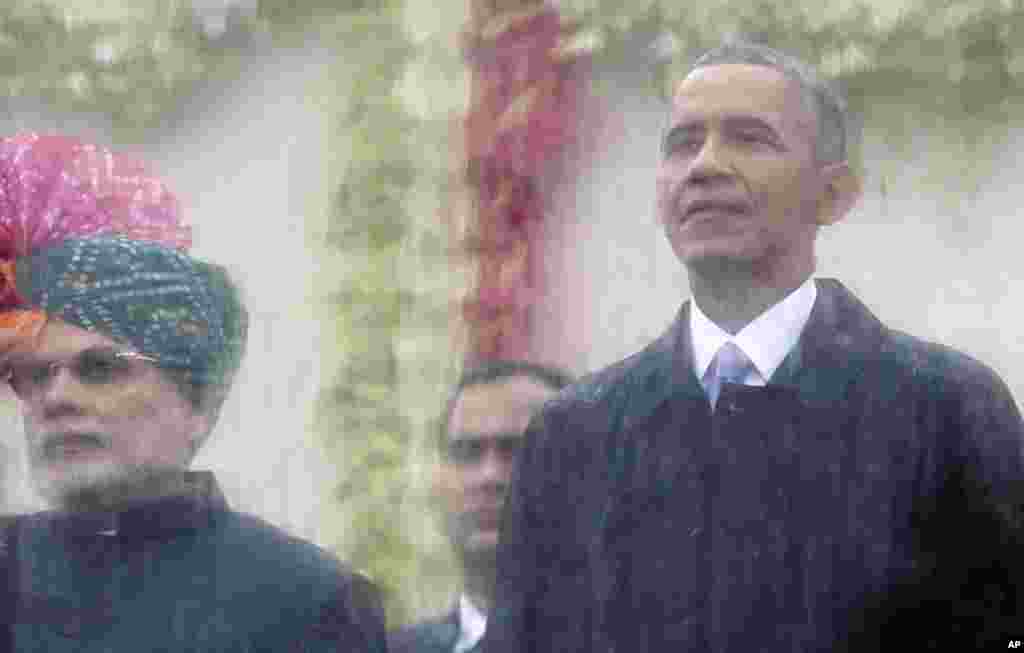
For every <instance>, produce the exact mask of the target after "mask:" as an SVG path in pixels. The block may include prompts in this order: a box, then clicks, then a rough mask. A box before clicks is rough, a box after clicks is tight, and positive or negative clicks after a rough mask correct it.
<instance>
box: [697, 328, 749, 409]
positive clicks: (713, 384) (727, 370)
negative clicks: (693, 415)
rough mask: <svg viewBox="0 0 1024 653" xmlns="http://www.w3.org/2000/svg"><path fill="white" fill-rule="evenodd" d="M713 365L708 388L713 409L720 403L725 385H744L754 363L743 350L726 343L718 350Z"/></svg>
mask: <svg viewBox="0 0 1024 653" xmlns="http://www.w3.org/2000/svg"><path fill="white" fill-rule="evenodd" d="M713 365H714V371H713V373H712V374H711V375H710V378H709V379H708V382H707V387H706V389H707V393H708V399H709V400H710V401H711V407H712V408H714V407H715V403H716V402H717V401H718V395H719V394H720V393H721V391H722V384H723V383H743V380H744V379H746V378H747V375H748V374H750V371H751V370H752V369H753V363H751V362H750V359H749V358H747V355H746V354H744V353H743V350H742V349H740V348H739V347H737V346H736V345H735V344H733V343H731V342H727V343H725V344H724V345H722V348H721V349H719V350H718V353H717V354H715V360H714V363H713Z"/></svg>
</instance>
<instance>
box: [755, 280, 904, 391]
mask: <svg viewBox="0 0 1024 653" xmlns="http://www.w3.org/2000/svg"><path fill="white" fill-rule="evenodd" d="M816 283H817V286H818V298H817V301H816V302H815V304H814V309H813V310H812V311H811V316H810V319H809V320H808V322H807V326H805V327H804V331H803V333H802V334H801V335H800V341H799V342H798V344H797V346H796V347H795V348H794V349H793V351H791V352H790V353H789V355H787V356H786V358H785V359H783V361H782V364H781V365H780V366H779V369H778V370H776V372H775V374H774V375H773V376H772V378H771V381H770V383H771V384H772V385H780V386H786V387H790V388H793V389H795V390H796V392H797V394H798V395H799V397H800V399H801V400H802V402H803V403H804V404H805V405H815V404H818V405H823V404H834V403H836V402H841V401H843V400H844V398H845V397H847V395H848V392H849V390H850V386H851V384H853V383H854V382H855V381H857V380H858V379H859V378H861V377H863V375H864V372H865V367H866V365H867V364H868V363H869V361H872V360H877V358H878V350H879V348H880V347H881V343H882V339H883V336H884V327H883V326H882V323H881V322H880V321H879V320H878V318H876V317H875V316H874V315H873V314H872V313H871V311H869V310H868V309H867V307H866V306H864V304H862V303H861V302H860V301H859V300H858V299H857V298H856V297H854V295H853V294H852V293H851V292H850V291H849V290H847V289H846V288H845V287H844V286H843V285H842V284H841V283H839V282H838V281H836V280H834V279H819V280H817V281H816Z"/></svg>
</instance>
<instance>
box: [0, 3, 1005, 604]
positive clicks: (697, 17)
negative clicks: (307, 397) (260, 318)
mask: <svg viewBox="0 0 1024 653" xmlns="http://www.w3.org/2000/svg"><path fill="white" fill-rule="evenodd" d="M470 1H471V0H436V1H432V2H425V1H423V0H408V1H406V0H372V1H371V0H349V1H347V2H345V1H342V0H319V1H317V0H260V1H258V2H248V3H241V4H242V5H244V6H245V7H247V9H244V10H242V11H236V12H234V13H233V14H232V18H231V20H232V21H233V22H232V23H231V25H230V34H233V35H235V36H233V37H232V38H225V37H224V34H219V33H217V31H216V30H215V31H214V33H212V34H211V33H209V32H208V30H205V29H204V26H203V22H202V19H201V15H200V14H201V12H197V7H195V6H193V3H191V2H189V1H188V0H147V1H142V0H136V1H131V2H130V1H129V0H120V1H101V0H47V1H41V0H36V1H31V0H9V1H8V2H6V3H4V5H3V6H2V7H0V84H2V86H0V88H2V89H3V90H4V91H5V92H6V93H7V95H8V96H9V97H17V96H22V95H31V96H40V97H43V98H46V99H47V100H48V101H50V102H52V103H53V104H54V105H55V106H56V107H58V108H61V109H64V110H70V111H74V110H76V109H89V110H91V111H97V110H98V111H102V112H105V113H107V114H108V115H110V116H111V118H112V119H113V121H114V124H115V125H116V126H117V127H118V128H121V129H126V130H132V129H148V128H153V127H157V126H158V125H159V124H160V120H161V116H162V114H163V112H164V111H166V110H167V109H169V108H170V107H171V106H173V105H174V104H175V102H177V101H180V100H181V98H183V97H187V95H188V93H189V90H190V88H191V87H192V86H193V85H194V84H196V83H197V82H199V81H201V80H203V79H206V78H209V77H210V76H212V75H214V74H217V75H230V74H232V70H233V68H232V66H234V65H235V64H236V63H237V60H238V59H237V58H238V57H239V56H240V54H241V53H243V52H244V48H243V47H241V45H244V42H245V38H241V39H239V38H236V37H237V35H242V36H243V37H246V38H247V37H252V36H259V35H263V36H269V37H270V38H273V39H276V40H277V42H279V43H281V44H283V45H287V44H288V43H294V42H298V41H299V40H303V39H309V38H319V39H322V40H323V42H324V43H326V44H327V45H328V46H329V47H330V48H331V49H332V51H333V52H334V64H333V69H332V72H331V83H332V84H333V86H334V88H335V95H336V98H335V101H334V102H333V103H331V104H330V105H329V106H328V110H329V111H331V112H332V113H333V117H332V121H333V122H332V124H333V129H332V133H331V134H330V135H329V139H330V140H329V143H328V146H329V147H330V148H331V149H332V150H333V151H334V152H335V154H336V157H337V159H338V161H337V162H336V169H332V179H333V183H334V184H335V186H334V191H333V203H332V204H333V208H332V214H331V216H330V220H329V226H328V228H327V231H326V234H325V239H326V243H323V244H324V245H326V248H325V251H327V252H328V253H326V254H324V255H323V256H324V258H325V262H324V265H323V267H322V270H323V274H322V275H320V277H321V278H320V279H318V283H321V284H324V285H325V289H324V290H325V292H324V295H325V296H329V298H330V299H329V301H330V306H329V307H328V309H329V312H328V315H329V321H330V327H329V329H328V330H329V332H333V333H334V334H336V336H335V338H336V346H337V351H336V352H335V354H334V355H333V357H331V356H327V355H326V354H325V357H326V358H325V360H327V361H329V363H330V366H331V372H330V374H331V376H330V378H329V379H328V381H329V383H328V385H329V387H328V388H327V390H325V391H324V393H323V394H322V396H321V401H320V405H319V415H320V422H319V424H318V428H319V430H320V432H321V433H322V438H323V442H324V444H325V446H326V448H327V451H328V452H329V455H330V456H331V457H332V462H334V464H335V465H336V466H337V470H338V474H337V484H336V487H335V488H334V498H335V502H334V507H333V509H332V511H331V513H330V514H329V515H327V516H325V519H326V520H327V522H328V528H327V530H328V532H329V533H330V540H331V544H332V545H333V546H334V547H335V548H336V549H337V551H338V552H339V554H341V555H342V556H343V557H345V558H348V559H349V560H351V561H352V562H353V563H354V565H355V566H356V567H358V568H361V569H364V570H366V571H367V572H368V573H369V574H370V575H371V576H373V577H374V579H375V580H377V581H378V582H380V583H381V584H382V585H383V586H384V587H385V588H387V590H388V591H389V595H388V608H389V614H390V616H391V618H392V619H394V620H396V621H400V620H403V619H405V618H408V617H411V616H414V615H418V614H421V613H423V612H424V611H430V610H431V609H433V610H435V611H437V610H441V609H443V608H444V607H445V605H446V603H445V598H444V595H445V593H446V592H447V591H449V590H450V589H451V587H452V583H453V579H454V577H455V568H454V566H453V564H452V561H451V560H450V558H449V557H448V555H447V553H446V551H445V547H444V542H443V540H442V539H441V538H440V537H439V535H438V533H437V529H436V528H434V527H433V525H432V523H431V516H430V515H431V512H432V503H431V500H430V498H429V492H428V488H429V485H430V477H431V469H432V462H433V450H432V448H431V443H432V441H433V440H432V438H433V429H434V428H436V417H437V413H438V411H439V410H440V407H441V406H442V403H443V397H444V395H445V392H446V389H447V386H448V384H449V383H451V381H452V380H453V378H454V376H455V374H456V372H457V370H458V362H457V361H458V356H459V352H458V351H456V350H455V349H456V346H455V345H454V344H453V343H454V342H455V340H454V339H453V338H452V334H453V328H454V326H453V323H452V318H451V316H452V315H453V312H452V311H451V306H452V305H453V302H454V301H455V299H456V298H457V297H458V296H459V293H460V292H461V291H463V290H464V286H465V284H466V282H467V279H466V276H465V274H464V271H463V270H461V269H460V266H459V265H457V264H456V263H455V261H454V259H452V258H450V257H449V245H450V243H451V242H452V240H451V234H450V233H448V226H447V225H446V223H445V220H444V219H442V217H441V216H442V214H444V212H445V211H446V210H447V209H449V208H450V206H449V204H450V202H451V199H450V195H449V188H450V187H451V183H452V181H451V180H452V179H453V178H455V177H457V175H458V169H457V167H458V158H459V157H458V153H459V145H458V135H459V130H458V128H457V126H456V125H457V123H454V122H453V118H457V117H458V116H459V115H462V114H463V113H464V112H465V110H466V103H467V102H468V97H469V93H468V79H469V74H470V73H469V71H468V69H467V68H466V65H465V63H464V61H463V59H462V56H461V53H460V51H459V47H458V43H459V34H460V31H461V30H462V29H463V28H464V26H465V23H466V17H467V14H468V8H469V7H468V5H469V3H470ZM197 4H198V3H197ZM204 4H205V5H216V4H217V3H204ZM559 4H560V8H561V11H562V12H563V14H564V17H565V23H566V26H567V40H566V44H565V50H567V51H576V52H587V53H592V54H593V55H594V56H595V58H596V61H597V62H598V64H599V65H600V63H601V62H602V61H614V60H616V59H617V58H621V57H624V56H626V52H627V48H629V47H633V46H630V44H631V43H632V44H634V46H635V43H636V42H637V39H636V37H637V35H638V34H639V35H644V36H645V38H646V41H645V42H647V43H650V44H651V50H650V61H651V68H650V72H651V85H652V91H654V92H657V93H659V94H661V95H663V96H664V95H665V94H667V92H668V89H669V88H670V85H671V83H672V82H673V81H675V80H677V79H678V77H679V76H680V75H681V73H682V71H683V70H684V69H685V67H686V64H687V63H688V61H689V60H690V57H691V56H692V55H693V54H694V53H696V52H698V51H700V50H702V49H704V48H706V47H708V46H710V45H712V44H714V43H717V42H718V41H719V40H721V39H722V38H723V37H725V36H728V35H730V34H738V33H739V34H745V35H749V36H754V37H757V38H759V39H761V40H764V41H765V42H768V43H770V44H773V45H775V46H777V47H781V48H783V49H786V50H788V51H791V52H794V53H796V54H800V55H803V56H804V57H806V58H807V59H808V60H810V61H812V62H814V63H816V64H818V65H820V66H821V67H822V68H823V69H824V70H825V71H826V72H827V73H829V74H830V75H833V76H835V77H837V78H839V79H841V80H842V81H843V83H844V84H845V86H846V87H847V89H848V90H849V94H850V96H851V98H852V101H853V104H854V109H859V110H861V111H862V112H863V113H865V114H866V115H867V116H868V118H867V119H868V120H869V121H875V123H877V122H878V121H886V122H888V123H889V124H891V125H892V127H891V132H892V138H893V139H895V140H899V139H900V138H901V137H903V135H904V134H905V133H906V132H907V131H909V130H908V129H907V127H908V124H907V118H906V117H905V116H906V115H916V113H914V112H917V111H920V112H921V114H923V115H927V116H931V118H928V119H929V120H949V121H952V122H951V123H950V125H951V126H952V128H953V129H952V131H955V132H957V134H958V138H962V140H963V142H964V147H968V146H969V141H970V139H971V136H970V134H972V133H976V132H977V133H981V132H984V131H985V129H987V128H988V127H991V126H992V125H993V124H995V125H999V124H1005V123H1006V122H1007V121H1008V120H1010V119H1011V117H1012V116H1013V115H1014V114H1013V111H1014V109H1015V107H1017V106H1019V100H1020V95H1021V92H1022V88H1024V85H1022V81H1024V1H1022V0H973V1H971V2H957V1H953V0H830V1H828V2H804V3H791V2H788V1H787V0H757V1H755V2H750V1H749V0H698V1H696V2H680V1H679V0H633V1H631V2H622V0H561V2H560V3H559ZM648 37H649V38H648ZM597 90H600V89H597ZM908 107H913V108H914V112H908V111H907V108H908ZM872 111H874V112H875V115H874V116H872ZM900 116H903V117H902V118H901V117H900ZM915 120H916V119H915ZM961 130H962V135H961V134H960V132H961ZM979 138H980V137H979Z"/></svg>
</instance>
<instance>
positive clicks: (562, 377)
mask: <svg viewBox="0 0 1024 653" xmlns="http://www.w3.org/2000/svg"><path fill="white" fill-rule="evenodd" d="M517 377H525V378H528V379H532V380H534V381H539V382H540V383H541V384H542V385H546V386H547V387H549V388H551V389H552V390H554V391H556V392H557V391H559V390H561V389H562V388H564V387H566V386H567V385H569V384H570V383H572V382H573V377H572V374H570V373H569V372H568V371H566V370H563V369H560V368H557V367H551V366H548V365H541V364H538V363H529V362H527V361H517V360H485V361H480V362H478V363H474V364H473V365H472V366H470V367H467V368H466V369H465V370H463V371H462V375H461V376H460V377H459V382H458V383H457V384H456V386H455V389H454V390H453V391H452V393H451V395H450V396H449V397H448V401H447V403H446V404H445V409H444V414H443V415H442V419H441V424H440V428H439V429H438V438H437V444H438V450H439V451H441V452H442V453H443V452H444V451H445V448H446V446H447V444H448V427H449V426H450V422H451V418H452V411H454V410H455V402H457V401H458V400H459V397H460V396H461V395H462V392H463V391H464V390H465V389H466V388H470V387H473V386H478V385H489V384H491V383H498V382H499V381H504V380H507V379H514V378H517Z"/></svg>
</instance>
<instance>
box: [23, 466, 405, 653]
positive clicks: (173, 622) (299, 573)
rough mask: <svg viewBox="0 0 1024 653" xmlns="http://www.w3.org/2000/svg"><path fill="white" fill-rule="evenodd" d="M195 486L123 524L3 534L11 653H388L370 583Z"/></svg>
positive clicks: (61, 517)
mask: <svg viewBox="0 0 1024 653" xmlns="http://www.w3.org/2000/svg"><path fill="white" fill-rule="evenodd" d="M195 478H196V479H204V478H205V479H206V482H207V484H208V485H209V492H203V493H197V494H196V495H194V496H187V497H173V498H169V499H161V500H158V501H154V502H149V503H145V504H140V505H137V506H133V507H132V508H129V509H127V510H123V511H121V512H117V513H100V514H88V515H82V514H77V515H70V514H67V513H64V514H60V513H53V512H45V513H38V514H34V515H26V516H23V517H20V518H19V519H18V520H17V521H16V522H15V524H14V525H13V526H11V527H10V528H9V529H8V535H9V537H10V539H13V542H14V550H13V551H11V553H12V556H13V560H14V564H13V569H14V575H15V581H16V586H17V592H16V593H17V599H16V603H17V605H16V607H15V625H14V627H13V631H14V633H13V640H14V648H15V650H16V651H18V652H19V653H21V652H28V651H38V652H40V653H42V652H44V651H45V652H46V653H60V652H61V651H67V652H69V653H70V652H72V651H74V652H76V653H83V652H91V651H96V652H100V651H103V652H104V653H106V652H108V651H109V652H117V653H120V652H121V651H125V652H128V651H131V652H132V653H137V652H145V651H154V652H155V651H167V652H171V651H174V652H186V651H196V652H199V651H210V652H211V653H212V652H214V651H216V652H217V653H227V652H235V653H243V652H256V651H267V652H270V651H274V652H298V651H310V652H318V653H319V652H326V651H340V652H345V653H349V652H353V653H355V652H359V653H362V652H364V651H368V652H373V653H378V652H380V653H383V651H384V650H385V643H384V622H383V611H382V609H381V604H380V601H379V598H378V596H377V593H376V590H375V589H374V588H373V586H372V585H371V584H370V583H369V581H367V580H366V579H364V578H363V577H361V576H358V575H356V574H354V573H352V572H351V571H350V570H347V569H346V568H345V567H344V566H343V565H341V564H340V563H339V562H338V561H337V560H336V559H334V558H333V557H332V556H330V555H329V554H327V553H326V552H324V551H323V550H321V549H319V548H317V547H316V546H314V545H312V544H310V543H308V542H305V541H302V540H299V539H297V538H294V537H291V536H289V535H287V534H285V533H284V532H282V531H280V530H278V529H277V528H274V527H272V526H270V525H269V524H267V523H265V522H263V521H261V520H259V519H256V518H255V517H251V516H248V515H244V514H241V513H236V512H233V511H231V510H229V509H228V508H227V505H226V504H225V503H224V500H223V497H222V496H221V495H220V493H219V490H217V489H216V484H215V482H214V481H213V479H212V476H206V475H195ZM108 529H113V530H116V531H117V532H116V535H104V534H102V533H101V532H100V531H104V530H108ZM10 539H9V540H8V542H10Z"/></svg>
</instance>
